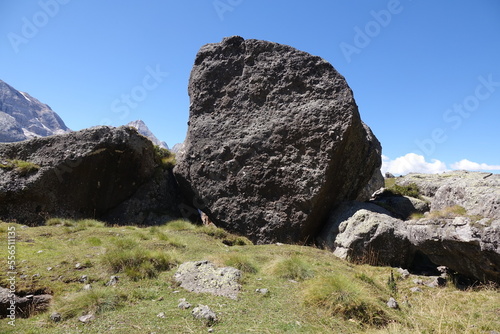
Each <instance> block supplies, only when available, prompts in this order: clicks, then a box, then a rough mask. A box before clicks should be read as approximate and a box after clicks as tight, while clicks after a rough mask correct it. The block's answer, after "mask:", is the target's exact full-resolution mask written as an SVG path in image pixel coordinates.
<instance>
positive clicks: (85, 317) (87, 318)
mask: <svg viewBox="0 0 500 334" xmlns="http://www.w3.org/2000/svg"><path fill="white" fill-rule="evenodd" d="M94 319H95V316H94V315H93V314H92V313H89V314H86V315H82V316H81V317H79V318H78V320H80V321H81V322H83V323H84V324H85V323H88V322H91V321H92V320H94Z"/></svg>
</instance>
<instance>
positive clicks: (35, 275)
mask: <svg viewBox="0 0 500 334" xmlns="http://www.w3.org/2000/svg"><path fill="white" fill-rule="evenodd" d="M31 277H32V278H39V277H40V274H34V275H33V276H31Z"/></svg>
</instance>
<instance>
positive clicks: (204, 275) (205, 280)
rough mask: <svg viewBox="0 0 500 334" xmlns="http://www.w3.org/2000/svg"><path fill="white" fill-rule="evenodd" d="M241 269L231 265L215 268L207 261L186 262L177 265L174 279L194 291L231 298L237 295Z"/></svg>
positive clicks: (239, 287) (183, 286) (239, 286)
mask: <svg viewBox="0 0 500 334" xmlns="http://www.w3.org/2000/svg"><path fill="white" fill-rule="evenodd" d="M240 278H241V271H239V270H238V269H236V268H232V267H225V268H216V267H215V265H214V264H213V263H211V262H208V261H195V262H186V263H183V264H181V265H180V266H179V269H177V272H176V273H175V275H174V279H175V280H176V281H177V282H178V283H180V286H181V287H182V288H184V289H186V290H188V291H191V292H196V293H210V294H212V295H215V296H224V297H229V298H232V299H236V298H237V297H238V293H239V292H240V289H241V285H240V283H239V280H240Z"/></svg>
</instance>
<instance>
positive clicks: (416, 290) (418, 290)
mask: <svg viewBox="0 0 500 334" xmlns="http://www.w3.org/2000/svg"><path fill="white" fill-rule="evenodd" d="M410 291H411V292H423V290H422V289H420V288H419V287H418V286H416V287H413V288H411V289H410Z"/></svg>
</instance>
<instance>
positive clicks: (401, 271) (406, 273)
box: [397, 268, 410, 279]
mask: <svg viewBox="0 0 500 334" xmlns="http://www.w3.org/2000/svg"><path fill="white" fill-rule="evenodd" d="M397 271H398V273H399V274H400V275H401V277H402V278H403V279H407V278H408V277H410V272H409V271H408V270H407V269H403V268H398V270H397Z"/></svg>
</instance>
